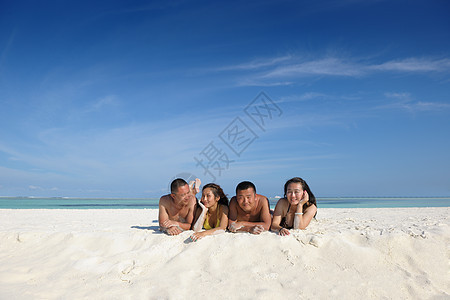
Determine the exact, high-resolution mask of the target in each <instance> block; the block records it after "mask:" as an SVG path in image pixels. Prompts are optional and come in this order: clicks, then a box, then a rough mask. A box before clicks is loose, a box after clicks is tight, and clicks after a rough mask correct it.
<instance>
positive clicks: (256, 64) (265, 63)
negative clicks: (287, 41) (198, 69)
mask: <svg viewBox="0 0 450 300" xmlns="http://www.w3.org/2000/svg"><path fill="white" fill-rule="evenodd" d="M292 59H293V57H292V56H291V55H286V56H280V57H273V58H267V59H256V60H253V61H250V62H247V63H242V64H237V65H231V66H224V67H219V68H217V69H216V71H234V70H255V69H261V68H266V67H270V66H273V65H277V64H280V63H283V62H286V61H291V60H292Z"/></svg>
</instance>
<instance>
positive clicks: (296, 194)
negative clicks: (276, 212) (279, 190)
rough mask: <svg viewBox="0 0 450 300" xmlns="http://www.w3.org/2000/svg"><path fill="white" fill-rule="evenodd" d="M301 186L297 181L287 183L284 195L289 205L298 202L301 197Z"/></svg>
mask: <svg viewBox="0 0 450 300" xmlns="http://www.w3.org/2000/svg"><path fill="white" fill-rule="evenodd" d="M303 193H304V191H303V187H302V185H301V183H299V182H292V183H290V184H289V185H288V187H287V190H286V197H287V199H288V201H289V203H290V204H291V205H297V204H299V203H300V201H301V200H302V197H303Z"/></svg>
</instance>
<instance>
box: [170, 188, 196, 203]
mask: <svg viewBox="0 0 450 300" xmlns="http://www.w3.org/2000/svg"><path fill="white" fill-rule="evenodd" d="M191 197H192V194H191V191H190V190H189V186H188V185H187V184H186V185H183V186H180V187H178V190H177V191H176V192H175V193H172V198H173V199H174V202H175V205H177V206H185V205H187V204H188V203H189V200H190V199H191Z"/></svg>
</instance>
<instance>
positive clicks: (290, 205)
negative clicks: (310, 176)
mask: <svg viewBox="0 0 450 300" xmlns="http://www.w3.org/2000/svg"><path fill="white" fill-rule="evenodd" d="M316 213H317V204H316V197H314V194H313V193H312V192H311V190H310V189H309V186H308V184H307V183H306V182H305V181H304V180H303V179H301V178H299V177H294V178H292V179H289V180H288V181H287V182H286V184H285V185H284V198H281V199H280V200H278V203H277V205H276V206H275V211H274V213H273V219H272V227H271V230H272V231H274V232H278V234H279V235H289V234H290V232H289V230H288V229H305V228H306V227H307V226H308V225H309V223H310V222H311V219H312V218H314V217H315V216H316Z"/></svg>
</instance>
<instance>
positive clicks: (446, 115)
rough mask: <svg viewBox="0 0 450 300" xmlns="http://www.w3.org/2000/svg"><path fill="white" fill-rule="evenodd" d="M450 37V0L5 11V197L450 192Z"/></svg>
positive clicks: (0, 62) (43, 5) (45, 4)
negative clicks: (199, 187) (174, 186)
mask: <svg viewBox="0 0 450 300" xmlns="http://www.w3.org/2000/svg"><path fill="white" fill-rule="evenodd" d="M449 29H450V4H449V3H448V2H447V1H381V0H380V1H367V0H364V1H362V0H361V1H358V0H348V1H331V0H330V1H282V0H281V1H222V2H219V1H150V2H144V1H128V2H125V1H95V2H94V3H93V2H92V1H1V2H0V107H1V108H0V195H3V196H72V197H159V196H160V195H162V194H164V193H166V192H167V188H168V184H169V182H170V180H171V179H172V178H174V177H175V176H178V175H180V174H182V175H183V176H188V175H189V174H193V175H195V176H198V177H200V178H202V179H203V181H204V182H210V181H213V180H214V181H216V182H217V183H218V184H220V185H222V186H223V187H224V189H225V192H226V193H228V194H229V195H233V193H234V188H235V186H236V184H237V183H239V182H240V181H242V180H251V181H253V182H254V183H255V184H256V186H257V189H258V192H260V193H262V194H265V195H267V196H275V195H282V190H283V184H284V182H285V181H286V180H287V179H289V178H291V177H294V176H300V177H303V178H304V179H305V180H306V181H307V182H308V183H309V185H310V187H311V189H312V191H313V192H314V193H315V194H316V196H319V197H321V196H322V197H325V196H448V195H450V172H449V170H450V154H449V153H450V138H449V132H450V99H449V97H450V30H449ZM264 104H265V106H264ZM246 112H247V113H246ZM261 122H264V124H262V123H261ZM198 161H201V162H202V164H203V167H202V165H200V164H199V163H198Z"/></svg>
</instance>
